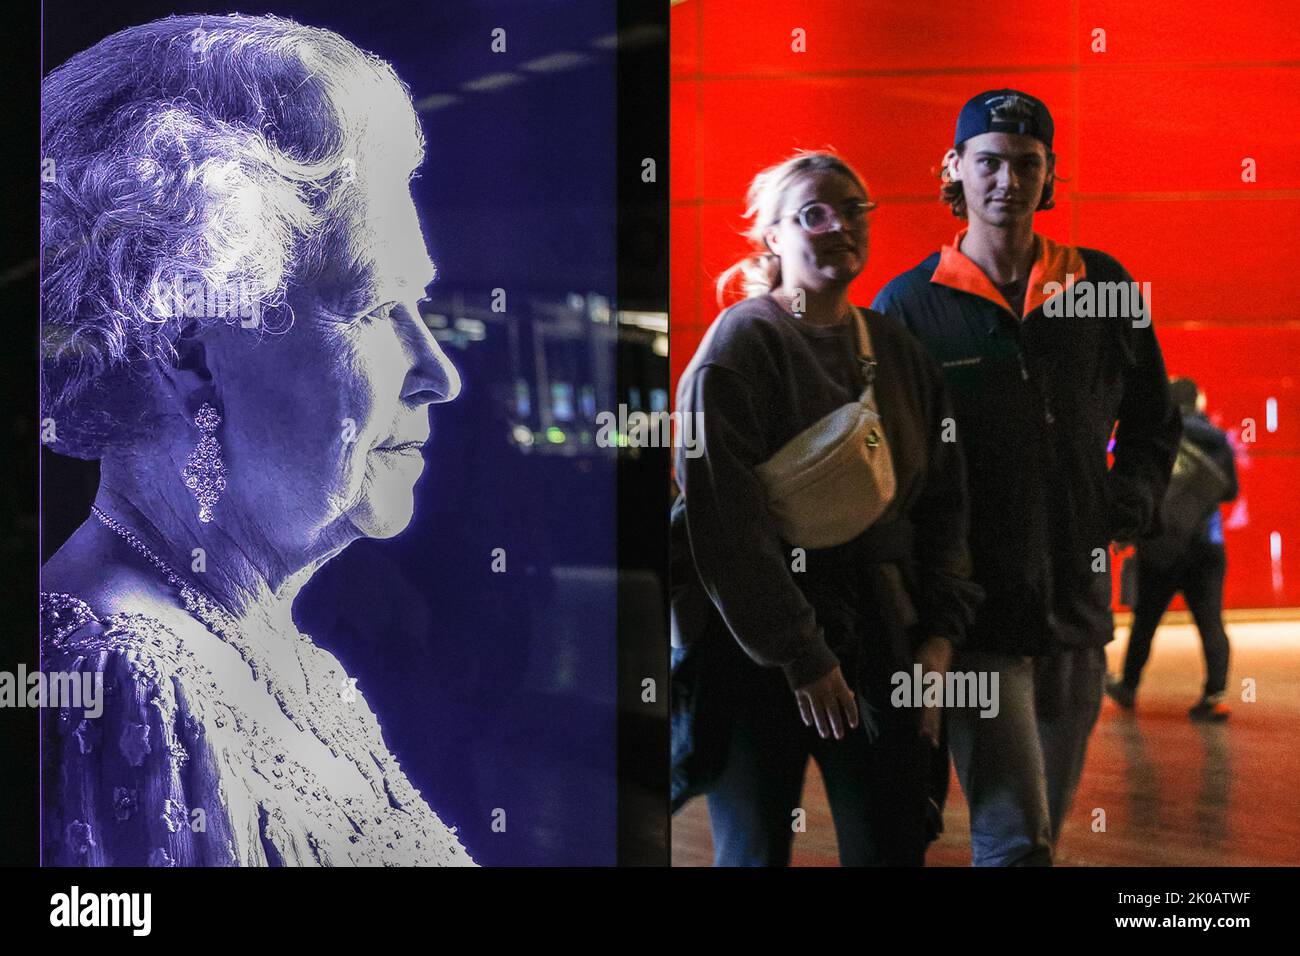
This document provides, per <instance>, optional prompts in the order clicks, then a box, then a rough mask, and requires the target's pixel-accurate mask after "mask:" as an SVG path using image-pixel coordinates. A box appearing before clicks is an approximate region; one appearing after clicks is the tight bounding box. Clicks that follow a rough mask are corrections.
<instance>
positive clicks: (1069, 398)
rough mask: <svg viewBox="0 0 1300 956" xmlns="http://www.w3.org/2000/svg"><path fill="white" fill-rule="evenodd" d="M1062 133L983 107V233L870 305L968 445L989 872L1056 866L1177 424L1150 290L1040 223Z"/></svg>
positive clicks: (964, 713) (971, 176)
mask: <svg viewBox="0 0 1300 956" xmlns="http://www.w3.org/2000/svg"><path fill="white" fill-rule="evenodd" d="M1052 131H1053V124H1052V117H1051V115H1050V113H1049V112H1048V110H1047V107H1046V106H1044V105H1043V104H1042V103H1041V102H1040V101H1039V100H1037V99H1035V98H1034V97H1032V96H1029V95H1027V94H1025V93H1021V92H1018V91H1015V90H1005V89H1004V90H992V91H990V92H987V93H981V94H980V95H979V96H977V97H975V98H974V99H972V100H971V101H970V102H968V103H967V104H966V105H965V106H964V107H963V108H962V111H961V113H960V115H959V116H958V118H957V135H956V139H955V142H954V144H953V148H952V149H950V150H949V151H948V153H947V155H946V156H945V157H944V164H943V165H944V172H943V179H944V186H943V189H942V195H943V198H944V200H945V201H947V202H948V203H949V204H950V205H951V206H952V209H953V213H954V214H955V215H957V216H959V217H962V218H965V219H967V220H968V227H967V228H966V229H964V230H962V232H961V233H959V234H958V236H957V238H956V239H955V240H954V241H953V243H952V245H949V246H944V247H943V249H941V250H940V251H939V252H937V253H935V254H934V255H932V256H930V257H929V258H928V259H926V260H925V261H924V262H922V263H921V264H920V265H919V266H917V267H916V268H914V269H911V270H909V271H907V272H904V273H903V274H902V275H900V276H898V277H896V278H895V279H893V280H892V281H891V282H889V283H888V284H887V285H886V286H885V288H884V289H883V290H881V292H880V295H879V296H878V297H877V298H876V301H875V303H874V305H873V308H875V309H876V310H877V311H880V312H887V313H890V314H892V315H895V316H897V317H899V318H900V319H902V320H903V321H904V322H905V323H906V324H907V326H908V327H909V328H910V329H911V331H912V332H913V334H915V335H916V336H917V337H918V338H920V339H921V341H922V342H923V343H925V345H926V346H927V347H928V348H929V349H930V351H931V352H932V353H933V354H934V355H935V357H936V358H937V359H938V360H939V362H940V363H941V364H942V366H943V368H944V372H945V375H946V377H947V379H948V382H949V385H950V386H951V391H952V398H953V403H954V405H953V409H954V417H955V422H954V426H955V427H954V430H953V431H954V433H955V434H954V437H955V440H958V441H960V442H961V443H962V446H963V449H964V451H965V454H966V461H967V468H968V480H969V482H970V492H971V532H970V545H971V553H972V558H973V559H974V566H975V580H976V581H977V583H979V584H980V585H981V586H983V588H984V589H985V591H986V592H987V595H988V597H987V599H986V602H985V604H984V605H983V607H982V608H981V609H980V612H979V614H978V617H977V619H976V621H975V624H974V626H973V628H972V629H971V631H970V635H969V639H968V645H967V648H966V649H965V650H964V651H963V652H962V653H961V654H960V655H959V657H958V659H957V660H956V661H955V662H954V664H953V669H954V670H956V671H976V672H981V671H985V672H997V673H998V675H999V685H1000V691H999V695H1000V707H999V709H998V711H997V714H996V716H993V717H981V716H980V715H979V711H977V710H975V709H967V710H957V709H954V710H951V711H950V712H949V714H948V720H949V734H950V742H951V748H952V753H953V759H954V763H955V764H956V768H957V776H958V779H959V781H960V782H961V785H962V789H963V790H964V791H965V793H966V799H967V802H968V803H969V804H970V808H971V848H972V859H973V862H974V864H975V865H976V866H1014V865H1050V864H1051V861H1052V852H1053V847H1054V846H1055V843H1056V840H1057V837H1058V836H1059V834H1060V830H1061V822H1062V820H1063V818H1064V816H1065V813H1066V811H1067V810H1068V808H1069V805H1070V801H1071V798H1072V797H1073V795H1074V791H1075V788H1076V786H1077V784H1078V781H1079V775H1080V773H1081V771H1082V769H1083V759H1084V753H1085V750H1086V748H1087V742H1088V735H1089V734H1090V733H1091V731H1092V727H1093V725H1094V724H1095V722H1096V720H1097V714H1098V712H1099V711H1100V708H1101V697H1102V686H1103V681H1104V677H1105V670H1106V664H1105V652H1104V650H1103V648H1104V646H1105V645H1106V643H1107V642H1109V641H1110V640H1111V638H1112V636H1113V635H1112V628H1113V622H1112V618H1111V609H1110V568H1109V558H1110V555H1109V545H1110V542H1112V541H1131V540H1135V539H1136V538H1138V537H1139V536H1141V535H1142V534H1143V533H1145V532H1146V531H1147V530H1148V528H1149V527H1150V525H1151V523H1152V521H1153V519H1155V517H1156V509H1157V506H1158V504H1159V502H1160V500H1161V497H1162V496H1163V494H1164V490H1165V487H1166V484H1167V483H1168V480H1169V473H1170V469H1171V467H1172V464H1173V460H1174V455H1175V451H1176V449H1177V446H1178V440H1179V433H1180V422H1179V417H1178V414H1177V409H1176V408H1175V407H1174V405H1173V403H1172V402H1171V401H1170V397H1169V389H1168V383H1167V381H1166V378H1165V369H1164V362H1163V360H1162V358H1161V355H1160V347H1159V346H1158V345H1157V343H1156V338H1155V334H1154V332H1153V330H1152V328H1151V321H1150V315H1149V313H1148V312H1147V311H1146V306H1145V303H1144V301H1143V299H1142V297H1141V296H1139V295H1138V294H1137V286H1136V283H1132V280H1131V277H1130V276H1129V274H1128V273H1127V272H1126V271H1125V270H1124V268H1123V267H1122V266H1121V265H1120V264H1119V263H1118V262H1116V261H1115V260H1114V259H1113V258H1111V257H1110V256H1108V255H1106V254H1105V253H1101V252H1097V251H1095V250H1092V249H1083V248H1075V247H1071V246H1066V245H1061V244H1058V243H1056V242H1053V241H1052V240H1050V239H1048V238H1046V237H1045V236H1040V235H1038V234H1037V233H1035V232H1034V226H1033V220H1034V213H1035V211H1037V210H1039V209H1050V208H1051V206H1052V191H1053V186H1054V166H1055V161H1056V157H1055V154H1054V153H1053V152H1052ZM1121 283H1122V285H1121ZM1089 284H1091V285H1092V286H1093V288H1092V289H1091V290H1089V289H1088V288H1087V286H1088V285H1089ZM1080 293H1086V295H1080ZM1098 296H1100V298H1098ZM1117 422H1118V426H1119V427H1118V430H1117V431H1115V425H1116V423H1117ZM1112 431H1114V436H1115V443H1114V465H1113V466H1112V467H1110V468H1108V467H1107V459H1106V454H1107V445H1108V443H1109V441H1110V439H1111V435H1112Z"/></svg>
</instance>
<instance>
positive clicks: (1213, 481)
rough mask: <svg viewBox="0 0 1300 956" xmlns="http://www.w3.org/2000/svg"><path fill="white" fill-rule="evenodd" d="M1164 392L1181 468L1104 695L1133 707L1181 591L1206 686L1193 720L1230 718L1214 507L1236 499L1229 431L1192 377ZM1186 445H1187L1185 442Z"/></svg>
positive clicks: (1145, 548) (1222, 558)
mask: <svg viewBox="0 0 1300 956" xmlns="http://www.w3.org/2000/svg"><path fill="white" fill-rule="evenodd" d="M1169 391H1170V393H1171V394H1172V395H1173V397H1174V401H1176V402H1177V403H1178V409H1179V411H1180V412H1181V413H1182V416H1183V444H1184V447H1185V449H1186V450H1185V451H1182V452H1180V458H1185V461H1186V467H1183V465H1182V463H1181V462H1180V465H1179V476H1178V478H1177V479H1175V481H1174V483H1173V484H1172V485H1171V487H1170V493H1169V498H1168V500H1167V501H1166V502H1165V509H1164V518H1165V520H1164V525H1165V527H1164V531H1163V533H1162V534H1161V535H1160V536H1159V537H1157V538H1153V539H1150V540H1148V541H1144V542H1142V543H1140V544H1139V545H1138V548H1137V562H1138V564H1137V572H1138V573H1137V601H1136V602H1135V603H1134V605H1133V630H1132V632H1131V633H1130V634H1129V639H1128V651H1127V652H1126V653H1125V655H1124V676H1123V678H1122V679H1119V680H1115V679H1108V680H1107V684H1106V693H1107V694H1108V695H1109V696H1110V697H1111V699H1112V700H1114V701H1115V703H1117V704H1119V705H1120V706H1121V707H1123V708H1125V709H1126V710H1131V709H1132V708H1133V705H1134V701H1135V699H1136V697H1137V689H1138V683H1139V682H1140V681H1141V679H1142V668H1143V667H1144V666H1146V662H1147V658H1148V657H1150V656H1151V639H1152V638H1154V637H1155V633H1156V628H1157V627H1158V626H1159V625H1160V618H1162V617H1163V616H1164V613H1165V609H1166V608H1168V607H1169V602H1170V601H1172V600H1173V597H1174V595H1175V594H1177V593H1178V592H1179V591H1181V592H1182V593H1183V597H1184V598H1185V599H1186V600H1187V607H1188V609H1189V610H1190V611H1191V612H1192V619H1193V620H1194V621H1196V630H1197V633H1199V634H1200V635H1201V647H1202V649H1203V650H1204V652H1205V692H1204V693H1203V694H1202V695H1201V699H1200V700H1199V701H1198V702H1197V703H1196V704H1195V705H1194V706H1193V707H1192V708H1191V710H1189V711H1188V715H1189V716H1190V717H1191V718H1192V720H1199V721H1210V722H1213V723H1219V722H1222V721H1225V720H1227V719H1228V704H1227V700H1226V696H1227V695H1226V693H1225V688H1226V687H1227V683H1228V633H1227V631H1225V630H1224V629H1223V579H1224V576H1225V575H1226V574H1227V568H1228V561H1227V554H1226V552H1225V551H1224V548H1223V516H1222V515H1220V514H1219V505H1220V504H1221V503H1222V502H1225V501H1233V500H1235V499H1236V497H1237V465H1236V462H1235V460H1234V459H1233V454H1232V446H1231V445H1230V444H1228V436H1227V435H1225V434H1224V433H1223V432H1222V431H1220V430H1219V429H1217V428H1215V427H1214V426H1213V425H1212V424H1211V423H1210V420H1209V418H1207V417H1206V415H1205V393H1204V392H1202V391H1201V390H1200V389H1198V388H1197V387H1196V383H1195V382H1194V381H1192V380H1191V379H1190V378H1176V379H1174V380H1173V382H1171V383H1170V386H1169ZM1188 445H1190V446H1191V447H1190V448H1188V447H1186V446H1188Z"/></svg>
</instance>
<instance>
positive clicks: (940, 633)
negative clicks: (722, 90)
mask: <svg viewBox="0 0 1300 956" xmlns="http://www.w3.org/2000/svg"><path fill="white" fill-rule="evenodd" d="M748 203H749V208H748V211H747V213H746V217H747V218H750V219H752V221H753V224H752V226H751V228H750V229H749V230H748V232H747V237H748V238H749V239H750V240H751V241H752V242H753V243H754V246H755V250H754V252H753V254H752V255H750V256H748V257H747V258H745V259H744V260H742V261H741V262H739V263H737V264H736V265H735V266H733V267H732V268H731V269H729V270H727V272H725V273H723V275H722V276H721V277H720V278H719V280H718V294H719V300H720V301H721V299H722V296H723V293H724V292H725V290H726V288H727V287H728V286H729V285H730V284H731V282H732V281H733V280H734V279H736V278H738V277H739V278H742V279H743V284H744V288H745V292H746V297H745V298H744V299H743V300H742V301H740V302H737V303H736V304H734V305H732V306H730V307H729V308H726V309H724V311H723V312H722V313H721V314H720V315H719V316H718V318H717V319H716V320H715V322H714V323H713V325H712V326H711V327H710V329H709V331H708V333H707V335H706V336H705V338H704V341H703V342H702V343H701V345H700V348H699V350H698V351H697V352H696V354H695V357H694V359H693V360H692V361H691V363H690V365H689V367H688V368H687V370H686V372H685V373H684V374H683V376H682V378H681V381H680V382H679V384H678V391H677V407H678V409H680V410H681V411H682V412H683V413H686V414H696V413H698V414H699V416H700V419H701V421H702V424H703V442H702V444H701V446H700V448H698V449H696V451H697V452H698V451H701V450H702V453H700V454H697V455H695V457H690V456H687V455H685V454H684V453H681V452H679V454H678V457H677V480H678V483H679V486H680V489H681V497H679V499H678V503H677V506H676V507H675V509H674V535H675V545H677V550H678V553H679V554H683V555H685V556H686V561H685V562H684V567H679V570H680V571H681V572H682V573H681V575H680V579H679V580H675V581H674V594H675V600H674V604H675V609H677V608H679V607H685V606H688V605H692V604H694V605H695V606H699V605H700V603H701V602H699V601H698V597H699V596H700V595H707V598H708V600H706V601H704V602H703V605H704V607H705V608H706V610H707V613H705V614H704V615H702V616H700V615H696V616H694V617H692V618H691V619H690V620H688V619H687V618H686V617H685V616H682V615H678V618H677V620H676V621H675V624H676V625H677V630H678V631H679V632H680V638H681V640H682V641H683V642H685V643H686V644H688V645H689V647H690V650H689V651H685V652H682V651H679V652H678V653H677V660H676V661H675V663H681V662H682V661H683V660H684V659H685V657H686V656H687V655H694V656H695V657H696V658H697V659H698V658H699V657H700V655H704V657H705V658H706V659H707V661H708V665H707V667H708V670H709V671H710V675H709V678H708V680H707V681H702V682H699V683H698V684H697V685H696V686H695V688H694V691H695V692H696V693H698V694H701V695H707V696H709V697H712V698H713V699H712V700H706V701H699V702H698V703H699V704H700V706H701V708H702V710H703V706H704V704H706V703H707V704H708V705H709V707H708V708H707V709H708V710H710V711H712V712H714V713H717V712H719V711H720V712H722V713H724V714H725V719H724V720H723V721H722V723H723V725H724V727H723V729H722V737H723V738H725V751H724V753H725V758H724V759H722V760H721V761H720V770H719V771H718V772H717V773H716V774H715V775H714V778H713V779H712V781H711V783H710V784H709V785H708V787H707V792H708V802H709V813H710V818H711V822H712V828H713V839H714V849H715V862H716V863H717V864H718V865H724V866H725V865H753V866H763V865H785V864H787V863H788V862H789V858H790V849H791V844H792V840H793V834H794V832H795V831H796V830H797V829H798V828H799V824H800V821H804V824H805V825H806V823H807V821H806V817H805V816H804V814H803V812H802V811H801V809H800V806H799V797H800V792H801V789H802V786H803V776H804V768H805V766H806V764H807V760H808V757H809V755H811V756H813V757H814V758H815V759H816V760H817V761H818V763H819V765H820V767H821V771H822V775H823V777H824V778H825V781H826V789H827V794H828V796H829V799H830V804H831V812H832V815H833V817H834V821H835V829H836V836H837V839H838V844H839V851H840V860H841V862H842V863H843V864H845V865H920V864H921V863H922V862H923V861H924V853H925V847H926V842H927V807H928V804H929V781H930V778H931V770H932V767H933V765H934V755H935V751H934V748H936V747H937V746H938V744H939V739H940V714H941V711H940V710H939V709H937V708H934V709H929V710H921V709H919V708H913V707H910V706H904V707H894V706H891V701H890V698H891V696H892V695H891V691H892V690H893V688H894V687H895V686H897V685H896V682H895V680H894V675H896V674H899V673H904V674H906V675H907V676H908V678H909V679H911V678H912V675H913V670H912V668H913V664H914V663H916V662H919V663H920V664H921V665H922V667H923V669H924V672H930V671H935V672H943V671H946V670H947V668H948V664H949V661H950V659H951V655H952V651H953V647H954V646H955V645H957V644H958V643H960V642H961V640H962V637H963V634H964V631H965V629H966V626H967V624H968V622H969V621H970V619H971V617H972V614H973V611H974V608H975V606H976V604H977V603H978V601H979V599H980V597H981V592H980V590H979V589H978V588H977V587H976V586H975V585H973V584H972V583H971V582H970V578H969V558H968V554H967V550H966V543H965V536H966V498H965V491H964V475H963V464H962V459H961V455H960V451H959V446H958V444H957V442H956V436H955V435H954V434H953V433H952V427H951V420H950V419H949V411H948V399H947V395H946V392H945V389H944V384H943V379H942V376H941V374H940V371H939V368H938V366H937V365H936V363H935V362H934V360H933V359H931V358H930V357H929V355H928V354H927V353H926V352H925V351H924V349H922V347H921V346H920V345H919V344H918V343H917V342H916V341H915V340H914V339H913V338H912V337H911V336H910V335H909V334H908V333H907V332H906V331H905V330H904V329H903V327H902V326H901V325H900V324H898V323H897V322H895V321H893V320H892V319H890V318H888V317H886V316H883V315H879V314H877V313H874V312H870V311H867V310H861V314H862V316H863V317H864V318H865V321H866V327H867V329H868V331H869V339H870V347H871V352H872V355H873V357H874V358H875V359H876V362H877V366H876V368H877V373H876V376H875V401H876V407H877V409H878V411H879V413H880V415H881V417H882V424H883V430H884V433H885V434H884V438H885V440H886V442H887V444H888V446H889V449H890V454H891V456H892V461H893V469H894V472H895V477H896V494H895V497H894V498H893V500H892V502H891V503H890V504H889V506H888V508H887V509H886V510H885V512H884V513H883V515H882V516H881V517H880V518H879V519H878V520H876V522H875V523H874V524H872V525H871V526H870V527H869V528H867V530H866V531H864V532H862V533H861V534H859V535H857V536H856V537H854V538H852V539H851V540H849V541H848V542H847V543H845V544H840V545H837V546H835V547H831V548H820V549H808V548H799V547H796V546H795V545H796V543H792V542H790V541H786V540H783V538H782V535H781V533H780V532H779V531H778V528H777V524H776V521H775V519H774V517H773V515H772V512H771V510H770V509H769V505H768V499H767V495H766V492H765V485H764V484H763V482H762V480H761V478H760V477H759V472H758V466H759V465H760V464H762V463H763V462H765V461H767V460H768V459H770V458H771V457H772V456H773V455H774V454H775V453H776V452H777V451H778V450H779V449H781V448H782V447H783V446H785V445H786V444H787V443H788V442H789V441H790V440H791V439H792V438H793V437H794V436H796V435H798V434H799V433H800V432H803V431H804V430H805V429H807V428H808V427H809V426H811V425H813V424H814V423H815V422H818V421H819V420H820V419H822V418H823V417H824V416H826V415H828V414H829V413H831V412H832V411H834V410H835V409H837V408H839V407H840V406H842V405H844V404H846V403H848V402H852V401H854V400H855V399H856V398H858V396H859V394H860V393H861V392H862V389H863V388H864V379H863V374H864V372H863V367H862V365H861V363H860V362H859V360H858V353H857V347H856V331H855V326H856V321H855V315H854V306H853V305H852V304H851V303H850V302H849V294H848V287H849V284H850V283H851V282H852V281H853V279H854V278H855V277H857V276H858V274H859V273H860V272H861V271H862V269H863V267H864V265H865V264H866V259H867V237H868V227H867V213H868V212H869V211H870V210H871V209H872V208H873V207H872V204H871V203H870V201H869V200H868V198H867V193H866V190H865V189H864V187H863V184H862V181H861V179H860V178H859V177H858V175H857V174H856V173H855V172H854V171H853V170H852V169H851V168H850V167H849V166H848V165H847V164H846V163H845V162H844V161H843V160H841V159H840V158H838V157H837V156H835V155H833V154H830V153H824V152H812V153H799V154H796V155H795V156H793V157H791V158H789V159H787V160H786V161H784V162H782V163H780V164H778V165H777V166H774V167H772V168H770V169H766V170H764V171H762V172H761V173H759V174H758V175H757V176H756V177H755V179H754V181H753V183H752V185H751V186H750V190H749V195H748ZM692 591H693V592H695V597H696V598H697V600H696V601H694V602H693V601H692V600H691V595H690V592H692ZM910 702H911V697H910V695H909V697H908V700H907V703H909V704H910ZM701 712H702V711H701ZM678 729H679V728H675V733H676V732H677V731H678ZM699 729H700V730H701V731H703V730H704V728H699Z"/></svg>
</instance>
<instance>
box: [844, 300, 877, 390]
mask: <svg viewBox="0 0 1300 956" xmlns="http://www.w3.org/2000/svg"><path fill="white" fill-rule="evenodd" d="M850 308H851V309H853V322H854V328H855V331H856V336H855V338H856V342H857V352H858V362H859V363H860V365H861V367H862V379H863V381H864V382H865V383H866V385H865V387H864V388H863V389H862V401H864V402H869V403H871V404H873V405H874V404H875V402H874V396H873V395H872V394H871V390H872V387H873V386H874V385H875V384H876V369H877V366H878V364H879V363H878V362H877V361H876V357H875V355H874V354H873V352H872V349H871V330H870V329H869V328H867V320H866V319H865V318H864V317H863V315H862V310H861V309H859V308H858V307H857V306H856V305H851V306H850Z"/></svg>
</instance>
